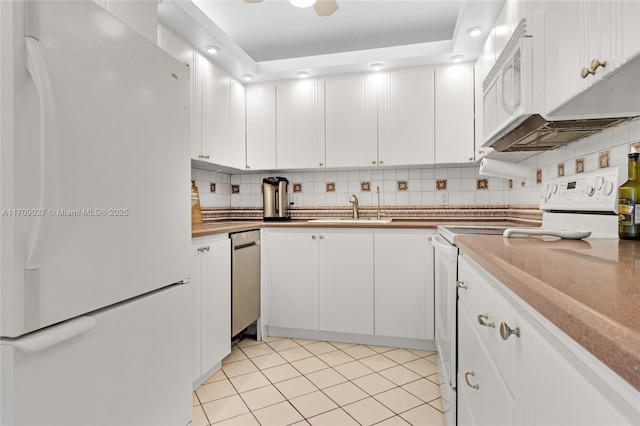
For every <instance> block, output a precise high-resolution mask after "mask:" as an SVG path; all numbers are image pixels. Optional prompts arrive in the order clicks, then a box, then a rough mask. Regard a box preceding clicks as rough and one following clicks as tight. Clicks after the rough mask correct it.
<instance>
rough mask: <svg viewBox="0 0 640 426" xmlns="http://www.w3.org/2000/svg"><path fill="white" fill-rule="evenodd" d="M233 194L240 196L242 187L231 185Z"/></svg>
mask: <svg viewBox="0 0 640 426" xmlns="http://www.w3.org/2000/svg"><path fill="white" fill-rule="evenodd" d="M231 193H232V194H239V193H240V185H231Z"/></svg>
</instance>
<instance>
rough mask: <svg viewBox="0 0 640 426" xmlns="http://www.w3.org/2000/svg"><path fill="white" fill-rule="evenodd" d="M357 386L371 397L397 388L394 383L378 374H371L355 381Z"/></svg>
mask: <svg viewBox="0 0 640 426" xmlns="http://www.w3.org/2000/svg"><path fill="white" fill-rule="evenodd" d="M353 383H355V385H356V386H358V387H359V388H360V389H362V390H363V391H365V392H366V393H368V394H369V395H376V394H379V393H380V392H384V391H387V390H389V389H392V388H394V387H396V385H395V384H393V382H391V381H390V380H387V379H386V378H384V377H382V376H381V375H379V374H378V373H373V374H369V375H368V376H363V377H359V378H357V379H355V380H353Z"/></svg>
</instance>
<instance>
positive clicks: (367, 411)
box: [342, 398, 394, 425]
mask: <svg viewBox="0 0 640 426" xmlns="http://www.w3.org/2000/svg"><path fill="white" fill-rule="evenodd" d="M342 408H343V409H344V411H346V412H347V413H349V415H351V417H353V418H354V419H356V420H357V421H358V423H360V424H361V425H372V424H375V423H378V422H381V421H382V420H385V419H388V418H390V417H393V416H394V414H393V411H391V410H389V409H388V408H387V407H385V406H384V405H382V404H381V403H379V402H378V401H376V400H375V399H373V398H367V399H363V400H362V401H358V402H354V403H353V404H349V405H345V406H344V407H342Z"/></svg>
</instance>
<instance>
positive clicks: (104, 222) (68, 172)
mask: <svg viewBox="0 0 640 426" xmlns="http://www.w3.org/2000/svg"><path fill="white" fill-rule="evenodd" d="M25 3H27V4H29V5H33V4H37V6H38V7H37V8H35V12H33V13H28V14H27V15H28V22H30V23H31V24H30V25H27V28H30V30H29V31H33V32H34V34H33V35H34V37H37V39H36V38H34V37H25V39H24V40H21V42H23V43H24V45H25V48H24V55H25V56H26V58H27V60H26V66H27V69H28V74H27V72H26V71H24V73H25V76H30V78H29V79H26V78H25V82H24V85H23V86H24V87H22V86H21V87H17V88H16V94H17V96H16V98H17V99H19V101H18V102H22V106H24V110H25V111H26V113H24V114H23V113H22V112H21V111H22V110H20V111H18V112H17V113H16V115H17V118H16V121H20V122H21V123H20V124H22V125H21V126H16V133H17V137H16V143H15V147H14V148H15V151H16V155H15V160H14V165H15V167H14V170H15V176H14V185H15V191H14V193H16V194H21V195H19V196H18V195H16V197H15V200H20V202H21V203H20V204H21V205H13V206H11V205H8V202H7V200H3V206H2V207H3V208H11V207H13V208H31V209H33V210H31V211H32V212H33V213H34V214H31V215H25V216H20V217H12V218H10V219H11V220H13V221H14V224H15V226H14V228H13V229H14V231H15V232H14V233H13V234H14V248H15V250H16V253H17V254H16V256H15V259H17V260H16V263H18V264H19V262H24V263H22V264H21V265H18V266H15V265H7V266H10V267H14V268H15V273H14V274H13V277H12V279H6V280H4V279H3V281H2V297H1V300H2V310H4V312H3V322H2V330H1V331H2V336H11V337H13V336H18V335H21V334H23V333H24V332H25V331H31V330H36V329H40V328H42V327H44V326H47V325H50V324H54V323H57V322H59V321H62V320H66V319H68V318H71V317H74V316H77V315H82V314H84V313H87V312H91V311H93V310H95V309H99V308H102V307H105V306H109V305H111V304H113V303H117V302H120V301H123V300H127V299H129V298H131V297H134V296H137V295H140V294H144V293H146V292H149V291H153V290H155V289H158V288H161V287H163V286H166V285H169V284H172V283H175V282H178V281H180V280H183V279H185V278H187V277H189V275H190V272H189V270H190V260H189V247H190V237H191V234H190V219H189V217H190V216H189V205H190V204H189V197H190V195H189V183H190V162H189V157H190V154H189V149H190V148H189V144H190V143H189V117H190V115H189V114H190V112H189V104H190V90H189V78H190V76H189V70H188V68H187V67H186V66H185V65H184V64H182V63H180V62H179V61H177V60H175V59H173V58H172V57H171V56H169V55H168V54H166V53H165V52H163V51H162V50H161V49H159V48H158V47H156V46H155V45H154V44H153V43H151V42H150V41H148V40H147V39H146V38H144V37H142V36H140V35H138V34H137V33H136V32H135V31H133V30H132V29H131V28H129V27H128V26H127V25H125V24H124V23H122V22H121V21H119V20H118V19H116V18H115V17H113V16H112V15H110V14H109V13H108V12H106V11H104V10H103V9H102V8H101V7H99V6H97V5H96V4H94V2H77V1H62V2H56V1H43V2H25ZM34 23H35V24H34ZM36 24H37V25H36ZM22 59H24V58H22ZM22 122H23V123H22ZM15 200H14V201H15ZM3 219H4V218H3ZM2 266H3V267H5V265H4V264H3V265H2ZM7 310H9V312H7ZM7 318H10V321H8V320H6V319H7Z"/></svg>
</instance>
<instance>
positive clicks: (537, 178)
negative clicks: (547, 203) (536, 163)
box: [536, 169, 542, 184]
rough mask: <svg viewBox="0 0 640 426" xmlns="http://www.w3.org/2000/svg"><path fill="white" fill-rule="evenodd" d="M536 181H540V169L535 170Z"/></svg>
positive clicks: (538, 182)
mask: <svg viewBox="0 0 640 426" xmlns="http://www.w3.org/2000/svg"><path fill="white" fill-rule="evenodd" d="M536 183H537V184H540V183H542V169H538V170H536Z"/></svg>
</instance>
